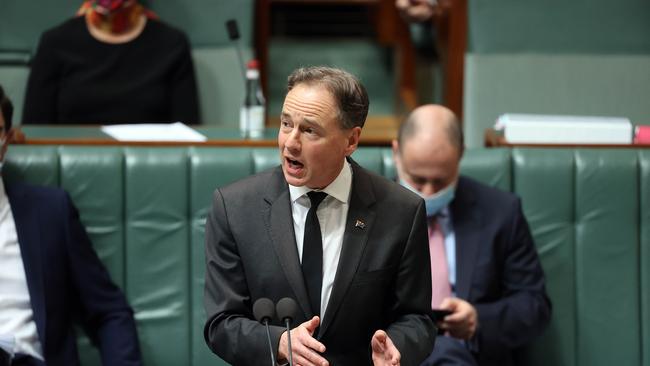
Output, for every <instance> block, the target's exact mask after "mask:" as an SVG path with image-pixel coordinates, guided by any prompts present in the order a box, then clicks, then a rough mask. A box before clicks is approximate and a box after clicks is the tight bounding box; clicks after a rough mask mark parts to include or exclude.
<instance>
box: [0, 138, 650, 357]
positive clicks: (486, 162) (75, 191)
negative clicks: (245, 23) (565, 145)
mask: <svg viewBox="0 0 650 366" xmlns="http://www.w3.org/2000/svg"><path fill="white" fill-rule="evenodd" d="M277 156H278V153H277V150H276V149H274V148H259V149H251V148H212V147H209V148H203V147H178V148H144V147H143V148H139V147H119V146H115V147H79V146H77V147H74V146H61V147H59V146H24V145H23V146H12V147H10V150H9V155H8V157H7V164H6V165H5V168H4V173H3V174H5V176H6V179H8V180H21V181H27V182H31V183H34V184H42V185H51V186H61V187H63V188H65V189H66V190H67V191H68V192H69V193H70V194H71V196H72V198H73V200H74V202H75V203H76V205H77V207H78V208H79V210H80V213H81V218H82V221H83V222H84V224H85V225H86V227H87V230H88V232H89V234H90V236H91V238H92V240H93V244H94V246H95V248H96V249H97V251H98V253H99V255H100V257H101V259H102V260H103V261H104V263H105V264H106V266H107V267H108V269H109V271H110V272H111V274H112V276H113V279H114V280H115V281H116V282H117V283H118V284H119V285H120V286H121V287H122V288H123V289H124V291H125V293H126V294H127V296H128V299H129V301H130V303H131V305H132V306H133V308H134V310H135V316H136V320H137V324H138V331H139V334H140V342H141V347H142V351H143V354H144V357H145V364H146V365H154V366H167V365H169V366H178V365H193V366H199V365H219V364H223V363H220V362H219V360H218V359H217V358H216V356H212V355H211V354H210V352H209V351H208V350H207V347H206V346H205V344H204V341H203V335H202V328H203V323H204V317H205V315H204V312H203V303H202V298H203V274H204V261H203V251H204V242H203V240H204V239H203V227H204V220H205V217H206V214H207V212H208V209H209V207H210V204H211V195H212V191H213V190H214V188H215V187H218V186H222V185H224V184H227V183H230V182H232V181H235V180H237V179H239V178H242V177H245V176H247V175H250V174H253V173H254V172H257V171H260V170H263V169H266V168H268V167H271V166H274V165H276V164H277V162H278V157H277ZM354 157H355V159H357V161H358V162H359V163H360V164H362V165H363V166H365V167H367V168H369V169H371V170H374V171H376V172H378V173H380V174H383V175H385V176H387V177H392V176H394V174H395V173H394V167H393V165H392V160H391V154H390V150H389V149H388V148H370V147H364V148H361V149H360V150H359V151H357V152H356V153H355V154H354ZM462 171H463V172H464V173H465V174H467V175H470V176H473V177H475V178H477V179H479V180H481V181H484V182H486V183H488V184H491V185H493V186H497V187H500V188H502V189H505V190H511V191H514V192H516V193H518V194H519V195H520V196H521V197H522V198H523V204H524V210H525V214H526V216H527V217H528V220H529V222H530V224H531V227H532V230H533V234H534V237H535V240H536V244H537V247H538V250H539V253H540V256H541V259H542V263H543V266H544V269H545V271H546V276H547V287H548V291H549V294H550V296H551V298H552V301H553V320H552V323H551V326H550V327H549V329H548V330H547V331H546V332H545V333H544V334H543V336H542V337H541V338H540V339H539V340H538V341H537V342H536V343H535V344H533V345H532V346H531V347H530V348H529V349H526V350H523V351H522V352H521V357H522V360H523V363H522V364H526V365H581V366H587V365H589V366H592V365H613V364H617V365H644V366H650V149H638V150H634V149H629V150H623V149H615V150H607V149H599V150H591V149H512V150H510V149H488V150H485V149H480V150H479V149H477V150H469V151H467V152H466V156H465V158H464V160H463V163H462ZM80 345H81V352H82V357H83V360H84V365H99V364H100V363H99V361H98V358H97V356H96V353H95V351H94V350H93V349H92V348H91V347H90V346H89V344H88V341H87V340H86V339H85V338H83V337H82V338H81V339H80Z"/></svg>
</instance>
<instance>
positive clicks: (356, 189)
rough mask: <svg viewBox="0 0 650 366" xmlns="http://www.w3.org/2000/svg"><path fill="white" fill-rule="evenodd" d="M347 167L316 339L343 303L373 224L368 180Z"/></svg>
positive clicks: (371, 190)
mask: <svg viewBox="0 0 650 366" xmlns="http://www.w3.org/2000/svg"><path fill="white" fill-rule="evenodd" d="M350 164H351V165H352V189H351V192H350V207H349V209H348V217H347V219H346V223H345V234H344V235H343V244H342V245H343V246H342V248H341V256H340V258H339V263H338V268H337V270H336V276H335V278H334V285H333V287H332V293H331V295H330V299H329V302H328V304H327V309H326V310H325V315H324V316H323V321H324V323H323V324H322V326H321V330H320V336H319V338H320V337H322V336H323V335H324V334H325V333H326V332H327V328H328V326H329V324H331V323H332V321H331V320H332V319H333V318H334V317H335V316H336V312H337V311H338V309H339V307H340V305H341V303H342V302H343V298H344V297H345V294H346V293H347V291H348V287H349V286H350V283H351V282H352V279H353V278H354V275H355V274H356V272H357V268H358V266H359V262H360V260H361V255H362V254H363V251H364V248H365V246H366V243H367V241H368V235H369V233H370V231H371V230H372V225H373V223H374V221H375V211H374V210H373V209H372V208H371V206H372V204H374V202H375V196H374V192H373V187H372V184H371V183H370V177H369V176H368V175H367V173H366V172H365V171H363V169H361V168H360V167H359V166H358V165H357V164H356V163H355V162H354V161H352V160H351V159H350Z"/></svg>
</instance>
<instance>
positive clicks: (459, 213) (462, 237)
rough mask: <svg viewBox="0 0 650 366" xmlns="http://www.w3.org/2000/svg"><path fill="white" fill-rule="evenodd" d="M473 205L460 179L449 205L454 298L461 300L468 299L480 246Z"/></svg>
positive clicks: (478, 226)
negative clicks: (454, 265) (454, 262)
mask: <svg viewBox="0 0 650 366" xmlns="http://www.w3.org/2000/svg"><path fill="white" fill-rule="evenodd" d="M474 205H475V198H474V196H473V194H472V191H470V190H467V189H465V185H464V181H463V178H462V177H461V179H460V180H459V182H458V189H457V192H456V198H455V199H454V201H453V202H452V204H451V214H452V220H453V225H454V234H455V236H456V268H457V271H456V296H458V297H459V298H461V299H469V294H470V290H471V288H470V285H471V283H472V275H473V272H474V267H475V264H476V256H477V255H478V253H479V249H480V245H481V238H480V227H481V218H480V216H479V214H478V210H475V209H474Z"/></svg>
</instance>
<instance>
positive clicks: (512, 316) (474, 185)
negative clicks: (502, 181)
mask: <svg viewBox="0 0 650 366" xmlns="http://www.w3.org/2000/svg"><path fill="white" fill-rule="evenodd" d="M450 210H451V214H452V220H453V226H454V232H455V235H456V295H457V296H458V297H459V298H461V299H465V300H467V301H468V302H470V303H471V304H473V305H474V306H475V307H476V310H477V312H478V318H479V328H478V331H477V334H476V336H475V338H474V339H473V340H472V341H471V342H470V344H471V348H473V350H474V351H475V352H477V354H476V358H477V361H478V363H479V365H481V366H486V365H512V364H513V363H514V360H513V357H514V356H513V351H514V350H515V349H516V348H518V347H520V346H522V345H524V344H526V343H528V342H530V341H531V340H532V339H533V338H534V337H536V336H538V335H539V334H540V333H541V332H542V331H543V330H544V328H545V327H546V326H547V325H548V323H549V321H550V316H551V304H550V300H549V299H548V297H547V295H546V290H545V286H544V273H543V271H542V267H541V265H540V262H539V258H538V256H537V251H536V249H535V245H534V243H533V238H532V236H531V234H530V229H529V228H528V223H527V221H526V218H525V217H524V214H523V212H522V209H521V202H520V200H519V198H518V197H516V196H515V195H513V194H511V193H508V192H503V191H500V190H497V189H494V188H491V187H488V186H486V185H484V184H481V183H479V182H477V181H475V180H472V179H470V178H466V177H461V178H460V179H459V181H458V186H457V188H456V195H455V198H454V200H453V201H452V203H451V205H450Z"/></svg>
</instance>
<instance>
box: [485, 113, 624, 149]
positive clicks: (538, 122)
mask: <svg viewBox="0 0 650 366" xmlns="http://www.w3.org/2000/svg"><path fill="white" fill-rule="evenodd" d="M494 128H495V129H496V130H503V132H504V137H505V139H506V141H507V142H508V143H514V144H630V143H632V123H631V122H630V120H629V119H627V118H623V117H586V116H558V115H541V114H503V115H501V116H499V118H497V122H496V125H495V126H494Z"/></svg>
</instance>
